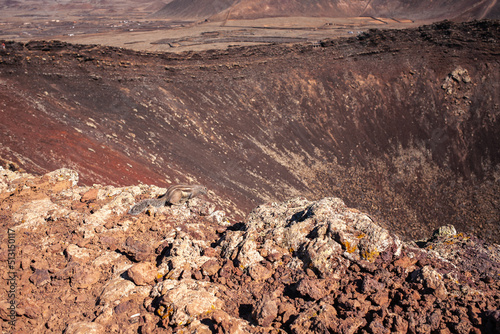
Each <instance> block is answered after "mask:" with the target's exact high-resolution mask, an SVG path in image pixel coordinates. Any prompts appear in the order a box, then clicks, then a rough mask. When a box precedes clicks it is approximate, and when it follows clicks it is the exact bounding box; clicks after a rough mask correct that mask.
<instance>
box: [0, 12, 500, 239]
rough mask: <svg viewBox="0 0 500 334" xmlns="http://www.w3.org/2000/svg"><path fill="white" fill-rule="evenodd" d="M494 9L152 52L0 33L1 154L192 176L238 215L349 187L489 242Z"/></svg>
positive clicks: (495, 130)
mask: <svg viewBox="0 0 500 334" xmlns="http://www.w3.org/2000/svg"><path fill="white" fill-rule="evenodd" d="M498 38H499V23H498V22H497V21H479V22H471V23H464V24H452V23H450V22H443V23H439V24H435V25H432V26H427V27H422V28H419V29H411V30H401V31H397V30H395V31H385V32H380V31H374V30H373V31H370V32H368V33H366V34H362V35H360V36H358V37H357V38H351V39H340V40H327V41H323V42H322V43H321V45H311V44H302V45H300V44H299V45H293V46H283V45H274V46H266V47H263V46H260V47H248V48H234V49H230V50H227V51H210V52H203V53H193V52H191V53H182V54H153V53H141V52H133V51H129V50H124V49H115V48H110V47H101V46H79V45H70V44H65V43H59V42H32V43H27V44H18V43H6V50H4V51H3V52H2V53H1V54H0V56H1V58H0V87H1V89H0V105H1V114H0V119H1V122H0V128H1V131H0V141H1V143H2V146H1V148H0V154H1V155H2V156H3V157H5V158H9V159H13V160H16V161H18V162H19V163H20V164H21V165H22V166H23V167H24V168H26V169H27V170H29V171H33V172H45V171H49V170H53V169H56V168H60V167H63V166H68V167H71V168H74V169H77V170H78V171H79V173H80V176H81V180H82V182H84V183H87V184H92V183H111V184H120V185H128V184H135V183H137V182H139V181H140V182H146V183H154V184H157V185H160V186H166V185H168V184H170V183H177V182H195V181H196V182H200V183H204V184H206V185H207V186H208V187H209V188H210V189H212V190H213V191H214V192H215V194H217V195H218V196H217V197H215V196H214V198H217V200H218V202H219V204H220V205H223V206H225V208H226V209H227V210H228V211H231V210H232V213H233V215H234V217H235V218H238V216H240V217H241V215H244V214H246V213H247V212H248V211H249V210H250V209H251V208H253V207H255V206H256V205H257V204H260V203H262V202H265V201H270V200H282V199H285V198H289V197H291V196H297V195H303V196H306V197H309V198H311V199H317V198H321V197H325V196H337V197H341V198H343V199H344V200H345V201H346V202H347V204H348V205H350V206H355V207H358V208H360V209H363V210H364V211H366V212H369V213H370V214H372V215H373V216H374V217H376V218H378V219H379V220H383V221H385V224H386V227H388V228H391V229H392V230H393V231H394V232H398V233H400V234H403V235H405V236H407V237H412V238H418V237H421V236H423V235H428V234H429V233H430V231H431V230H432V229H433V228H434V227H436V226H439V225H444V224H447V223H451V224H454V225H455V226H457V228H458V229H459V230H466V231H468V232H473V233H476V234H478V235H480V236H481V237H483V238H485V239H488V240H493V241H497V242H498V241H499V240H500V232H499V226H498V225H499V208H500V202H499V201H500V199H499V196H500V195H499V194H500V168H499V162H500V161H499V160H500V155H499V154H498V152H499V151H500V150H499V149H500V147H499V146H500V144H499V143H500V124H499V120H500V118H499V113H500V111H499V104H500V98H499V94H498V92H499V91H500V90H499V83H500V78H499V76H500V71H499V51H500V49H499V45H498Z"/></svg>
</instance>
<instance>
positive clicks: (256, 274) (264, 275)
mask: <svg viewBox="0 0 500 334" xmlns="http://www.w3.org/2000/svg"><path fill="white" fill-rule="evenodd" d="M248 274H249V275H250V277H252V279H253V280H254V281H265V280H267V279H268V278H270V277H271V276H272V275H273V272H272V270H269V269H267V268H266V267H264V266H262V265H260V264H255V265H253V266H251V267H250V268H249V270H248Z"/></svg>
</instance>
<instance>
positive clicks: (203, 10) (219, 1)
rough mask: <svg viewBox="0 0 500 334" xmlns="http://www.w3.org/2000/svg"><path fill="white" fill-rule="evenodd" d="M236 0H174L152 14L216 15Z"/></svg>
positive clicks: (166, 16) (204, 16)
mask: <svg viewBox="0 0 500 334" xmlns="http://www.w3.org/2000/svg"><path fill="white" fill-rule="evenodd" d="M237 2H238V1H237V0H174V1H172V2H170V3H168V4H166V5H165V6H164V7H163V8H162V9H160V10H159V11H158V12H156V13H155V14H154V16H156V17H165V18H176V19H202V18H209V17H211V16H213V15H217V14H219V13H221V12H223V11H225V10H226V9H228V8H229V7H230V6H231V5H233V4H235V3H237Z"/></svg>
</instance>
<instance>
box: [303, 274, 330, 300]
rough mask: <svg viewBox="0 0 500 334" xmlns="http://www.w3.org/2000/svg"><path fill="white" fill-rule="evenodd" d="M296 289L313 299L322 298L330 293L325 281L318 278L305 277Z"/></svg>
mask: <svg viewBox="0 0 500 334" xmlns="http://www.w3.org/2000/svg"><path fill="white" fill-rule="evenodd" d="M296 289H297V291H298V292H299V293H300V294H301V295H302V296H304V297H309V298H311V299H313V300H318V299H321V298H323V297H324V296H326V295H327V294H328V291H327V290H326V288H325V286H324V281H322V280H318V279H310V278H303V279H302V280H300V282H299V283H298V284H297V287H296Z"/></svg>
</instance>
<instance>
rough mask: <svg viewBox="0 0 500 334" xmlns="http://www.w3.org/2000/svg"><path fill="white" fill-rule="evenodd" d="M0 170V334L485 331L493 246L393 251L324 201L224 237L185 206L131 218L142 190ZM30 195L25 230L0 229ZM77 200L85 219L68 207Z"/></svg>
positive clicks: (399, 246) (365, 220) (497, 257)
mask: <svg viewBox="0 0 500 334" xmlns="http://www.w3.org/2000/svg"><path fill="white" fill-rule="evenodd" d="M0 172H1V173H0V184H3V185H4V187H3V190H2V191H1V192H0V196H1V198H2V201H1V202H0V215H1V216H2V217H3V219H2V230H5V231H14V234H13V235H15V237H14V238H12V237H10V238H11V239H10V240H15V245H16V247H17V248H16V252H15V265H14V266H13V268H8V261H7V259H8V258H9V252H8V248H7V245H8V244H9V239H8V238H9V237H8V235H7V233H5V234H3V235H2V236H1V237H0V238H1V239H0V241H1V244H0V256H1V259H2V262H0V269H1V270H2V272H3V273H4V274H3V278H4V279H5V281H7V279H9V275H8V273H9V272H15V273H16V277H15V280H16V288H15V289H14V290H13V291H14V292H15V293H14V295H15V298H14V299H15V309H14V312H15V315H16V317H15V319H16V322H15V324H14V328H12V325H11V324H10V323H9V322H8V321H9V320H10V314H11V310H10V309H9V307H10V305H11V304H10V300H11V299H12V298H11V297H10V296H8V295H7V290H6V289H5V290H2V292H0V293H1V295H0V318H1V319H2V320H4V321H3V322H2V324H1V326H2V330H3V331H12V330H16V331H25V332H30V331H31V332H33V331H36V330H37V329H38V328H46V329H47V330H48V331H51V332H63V331H65V332H67V333H94V332H95V333H113V332H125V331H127V332H130V333H145V332H147V333H175V332H180V331H187V332H192V333H213V332H215V333H272V332H276V331H277V330H278V331H284V332H287V333H297V334H298V333H325V332H331V333H390V332H398V333H431V332H438V333H493V332H495V331H496V330H498V324H499V321H498V319H499V317H498V310H499V308H500V292H499V291H500V279H499V277H500V247H499V246H498V245H496V244H489V243H487V242H484V241H482V240H480V239H478V238H477V237H475V236H473V235H467V234H464V233H462V232H457V231H456V229H455V227H453V226H451V225H446V226H443V227H441V228H439V229H438V230H436V231H435V233H434V234H433V235H432V236H430V237H429V238H428V239H426V240H418V241H411V242H404V241H401V239H400V238H399V237H398V236H396V235H394V234H392V233H390V232H389V231H387V230H386V229H384V228H382V227H381V226H379V225H378V224H377V222H376V221H375V220H373V219H372V218H370V216H368V215H367V214H365V213H363V212H360V211H358V210H356V209H352V208H349V207H348V206H346V205H345V203H344V202H343V201H342V200H341V199H339V198H334V197H330V198H323V199H321V200H318V201H311V200H308V199H307V198H304V197H295V198H291V199H289V200H287V201H284V202H269V203H265V204H262V205H260V206H258V207H257V208H255V209H254V210H253V211H252V212H251V213H250V214H249V215H248V217H247V219H246V220H245V221H243V222H238V223H236V222H235V223H233V224H232V225H230V226H227V224H226V223H222V225H220V224H219V223H217V220H213V219H209V218H208V217H207V216H206V215H204V214H203V213H201V212H199V211H198V210H191V209H190V204H186V205H183V206H179V207H173V208H170V207H165V208H162V209H161V210H158V211H156V212H152V213H151V214H148V213H142V214H140V215H138V216H134V217H131V216H129V215H127V214H126V212H127V211H128V209H129V208H130V206H131V205H132V204H133V202H135V201H134V199H135V198H136V197H142V196H143V195H144V194H148V193H150V192H151V191H153V189H152V187H149V186H140V187H139V186H138V187H123V188H116V187H112V186H102V185H94V186H92V187H89V186H79V185H78V184H73V183H72V182H70V183H68V185H67V186H64V187H62V188H61V187H60V186H59V184H60V183H59V182H64V181H65V180H68V179H67V178H70V177H72V176H71V175H73V176H74V173H69V174H65V175H67V176H63V177H62V179H61V180H59V181H57V182H46V181H47V179H48V176H47V175H45V176H34V175H29V174H26V173H23V172H20V171H11V170H5V169H2V170H0ZM56 174H58V173H57V172H56ZM61 175H62V173H61ZM28 181H29V183H27V182H28ZM26 184H29V185H30V186H22V187H19V185H26ZM89 192H90V193H93V195H92V196H89V195H86V194H89ZM42 197H43V198H45V202H46V203H44V204H43V205H33V206H31V208H32V209H33V212H32V215H30V216H26V218H27V219H28V221H24V222H23V221H18V220H17V219H14V218H13V217H17V216H18V215H20V214H25V212H26V211H25V208H26V206H25V205H26V204H29V203H32V202H33V201H38V199H37V198H42ZM82 198H83V199H84V200H83V202H82ZM90 198H92V199H93V200H92V201H93V204H94V205H93V206H92V207H89V206H83V207H82V206H78V205H77V204H78V203H85V201H87V200H89V199H90ZM129 198H130V200H128V199H129ZM117 199H123V200H122V201H118V200H117ZM204 200H205V201H208V202H210V200H211V199H210V197H208V198H206V199H204ZM47 208H54V209H50V210H48V211H47ZM216 209H218V210H219V211H223V209H224V208H216ZM101 210H105V211H106V212H107V213H106V214H104V215H102V216H101V217H100V218H99V219H98V220H94V221H93V222H92V224H91V225H90V226H87V224H88V223H87V221H88V220H89V217H91V216H92V215H94V214H96V213H99V212H104V211H101ZM62 212H65V214H61V213H62ZM55 218H56V219H55ZM30 219H32V220H33V221H36V222H37V224H36V225H30V222H31V221H30ZM223 221H226V219H223ZM89 231H90V232H89ZM11 235H12V234H11ZM127 240H128V241H127ZM112 244H115V245H116V246H112V247H111V246H110V245H112ZM138 245H144V246H145V247H146V249H148V251H147V252H145V253H147V254H148V256H147V257H144V259H143V258H142V257H140V256H137V254H140V253H144V252H138V251H136V252H133V251H131V249H134V250H141V249H143V248H144V247H142V246H138ZM125 246H126V247H128V248H125ZM126 249H128V251H126ZM184 257H185V258H184ZM183 258H184V259H183Z"/></svg>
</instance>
